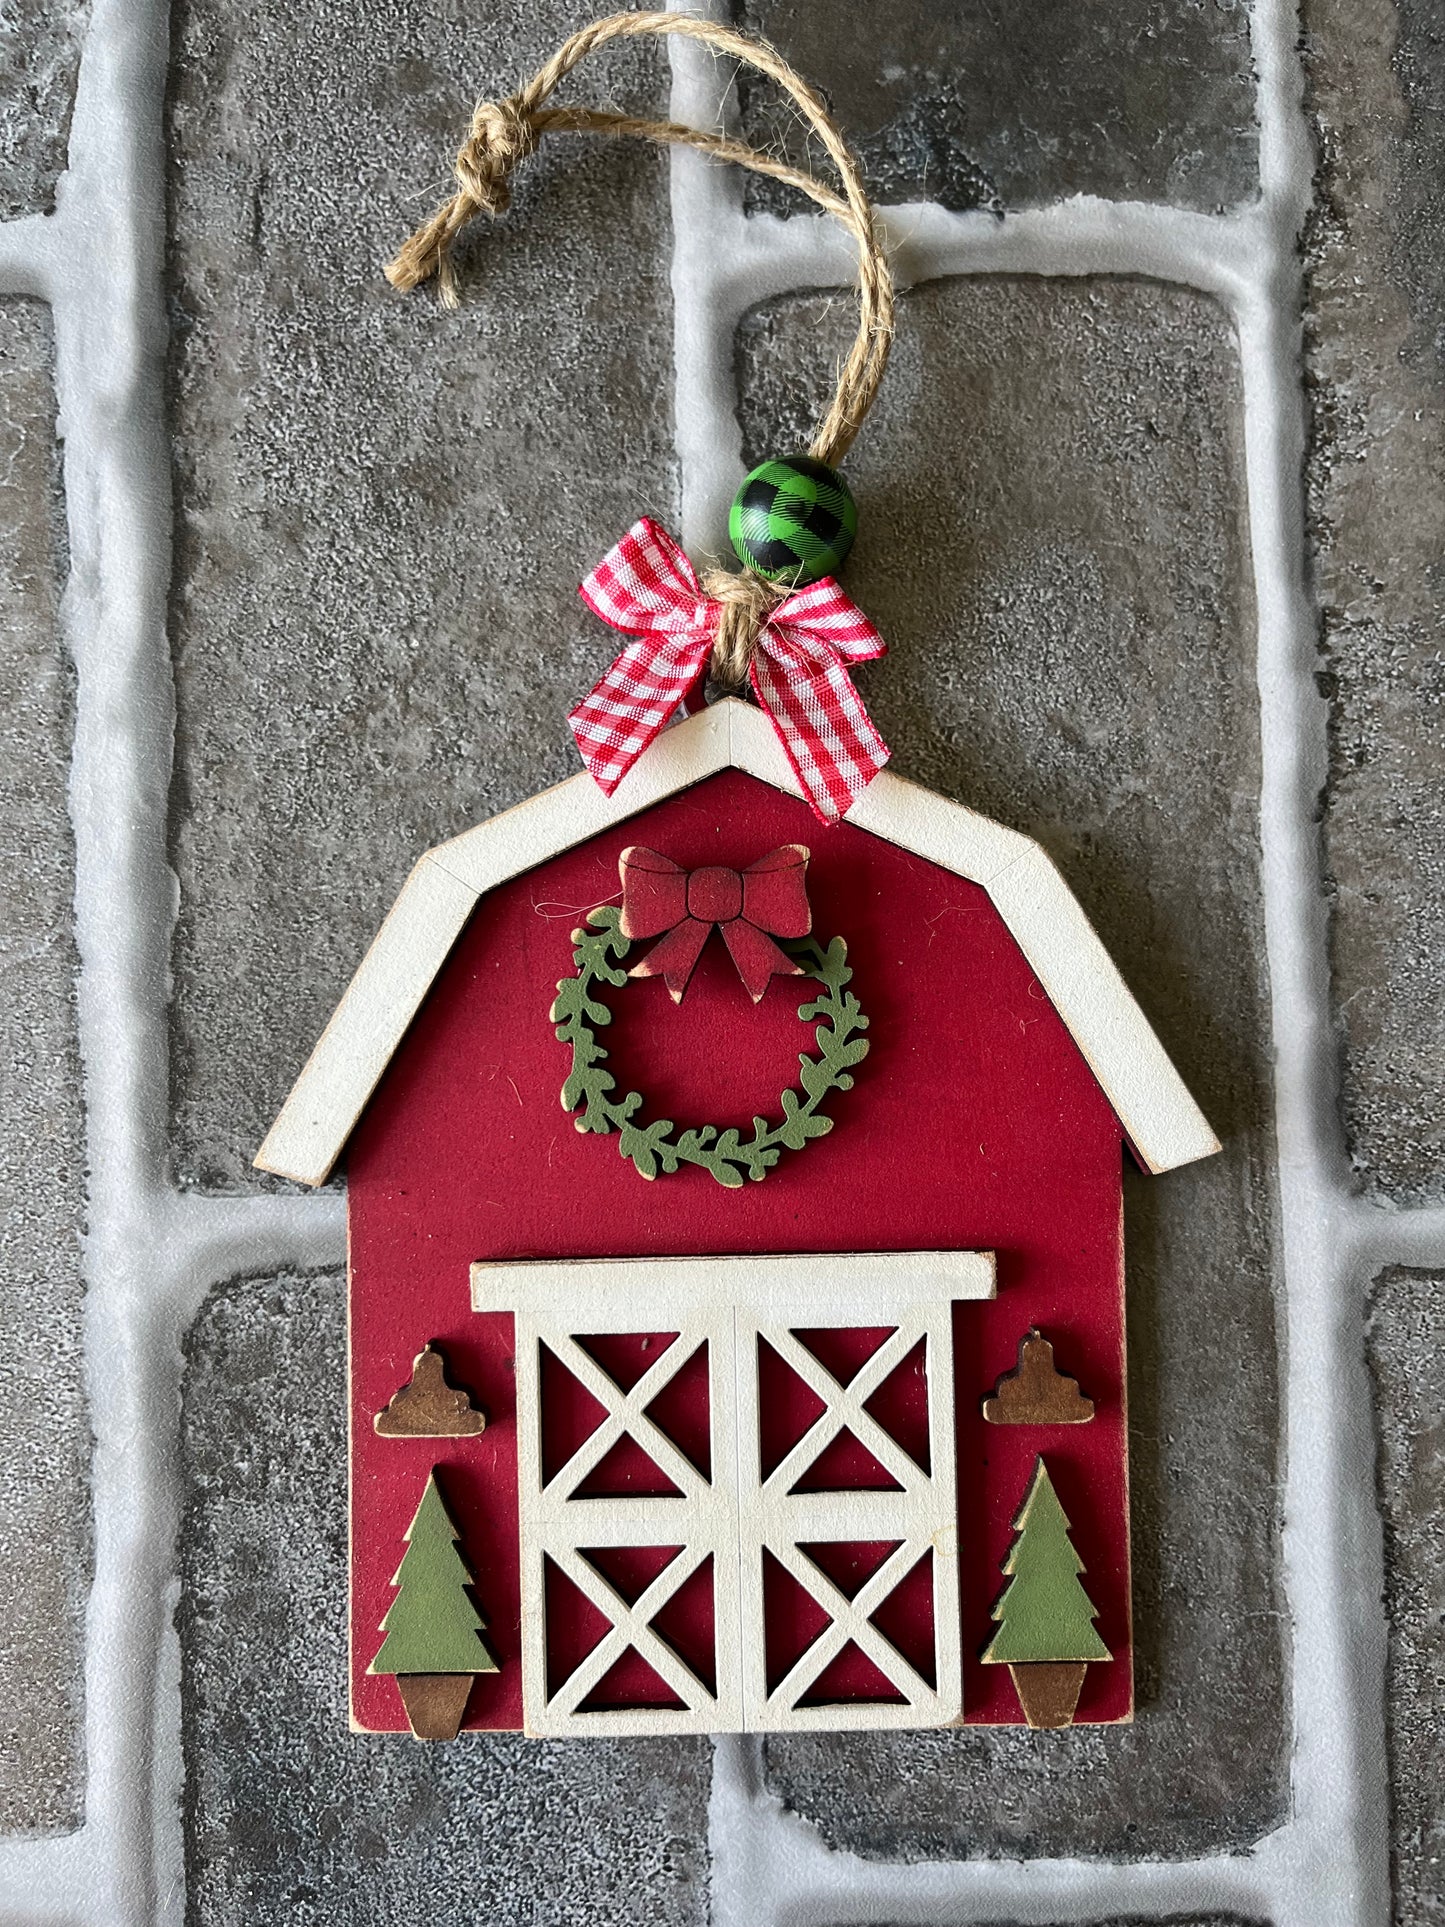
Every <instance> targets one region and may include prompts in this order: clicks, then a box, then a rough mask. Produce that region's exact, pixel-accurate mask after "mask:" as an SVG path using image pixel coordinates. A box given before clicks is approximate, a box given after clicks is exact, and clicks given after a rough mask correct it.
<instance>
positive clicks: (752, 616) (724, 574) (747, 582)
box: [702, 569, 788, 690]
mask: <svg viewBox="0 0 1445 1927" xmlns="http://www.w3.org/2000/svg"><path fill="white" fill-rule="evenodd" d="M702 587H703V592H704V594H706V595H709V596H711V597H712V599H713V601H714V602H715V603H717V605H718V623H717V634H716V636H714V638H713V645H712V659H711V661H710V662H709V664H708V674H709V675H710V676H711V677H712V680H713V681H714V682H715V683H716V684H717V686H718V688H719V689H722V690H734V689H742V688H743V687H744V686H745V685H746V683H747V680H748V669H749V668H750V666H751V664H752V660H753V651H754V650H755V649H756V648H757V646H758V631H759V630H760V629H761V628H762V626H763V623H764V621H765V620H766V618H767V615H768V612H769V610H771V609H775V608H776V607H777V605H778V604H779V603H780V602H781V601H782V600H783V598H784V597H785V596H786V595H787V594H788V591H787V590H786V589H780V588H777V587H776V586H775V585H774V584H773V583H771V582H765V581H764V580H763V578H762V577H761V576H760V575H754V574H753V572H752V571H751V569H747V570H744V571H743V573H742V574H741V575H739V574H738V573H737V572H736V571H735V570H733V569H708V570H707V571H706V572H705V574H704V575H703V578H702Z"/></svg>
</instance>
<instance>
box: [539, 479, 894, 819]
mask: <svg viewBox="0 0 1445 1927" xmlns="http://www.w3.org/2000/svg"><path fill="white" fill-rule="evenodd" d="M580 593H581V596H582V600H583V601H584V602H585V603H586V604H587V606H588V608H589V609H591V610H592V611H593V612H594V614H596V615H599V616H601V618H602V620H603V621H604V622H609V623H611V625H612V627H613V628H614V629H622V630H625V631H626V632H627V634H629V635H630V636H631V637H632V638H633V640H632V641H631V642H629V643H628V645H627V647H626V648H625V649H624V650H623V651H622V654H621V655H620V656H619V657H618V658H617V660H616V661H615V662H614V663H613V665H612V667H611V668H610V669H609V670H608V671H607V673H606V675H605V676H603V678H602V680H601V681H600V682H599V683H598V684H597V686H596V688H595V689H593V690H592V692H591V694H590V695H588V696H585V697H584V698H583V699H582V701H581V702H580V703H578V705H577V707H576V708H575V709H574V710H573V711H572V714H571V715H570V716H569V717H568V719H567V720H568V721H569V722H570V723H571V725H572V733H573V735H574V736H575V737H576V738H577V747H578V749H579V750H581V752H582V760H583V762H584V763H585V764H586V765H587V767H588V769H589V770H591V772H592V774H593V775H594V776H595V777H596V779H597V781H598V782H599V783H600V784H601V785H602V787H603V789H604V790H606V792H607V794H608V795H609V796H610V795H611V794H612V792H613V790H615V789H616V787H617V785H618V784H619V783H620V782H621V781H622V779H623V777H624V776H625V775H626V774H627V772H628V770H630V769H631V767H632V765H633V764H634V763H635V762H636V761H637V759H638V757H639V756H640V755H641V754H642V752H643V751H644V750H645V749H646V748H647V747H648V745H649V744H650V743H651V742H652V740H653V738H654V737H655V736H656V735H657V733H658V731H659V730H660V729H661V728H662V726H663V724H664V723H665V722H666V721H667V719H668V717H669V716H670V715H671V714H672V712H673V711H674V710H675V709H676V708H677V706H678V704H679V703H680V702H681V701H682V699H683V697H684V696H686V694H687V692H688V691H689V690H690V689H691V688H692V686H693V684H694V683H696V682H697V680H698V679H699V677H700V676H702V674H703V673H704V671H705V670H706V668H707V663H708V657H709V656H710V655H711V654H712V646H713V639H714V637H715V636H716V635H717V626H718V619H719V617H720V615H721V613H722V611H721V607H720V605H719V604H718V603H717V602H715V601H714V600H713V598H712V597H711V596H709V595H705V594H704V593H703V590H702V588H701V586H700V584H699V583H698V579H697V577H696V575H695V574H694V573H693V568H692V564H691V563H690V562H689V561H688V559H687V557H686V556H685V555H684V554H683V552H682V550H681V549H680V548H679V547H678V545H677V543H676V542H674V541H673V539H672V537H671V536H670V535H669V534H668V533H667V531H666V529H662V528H659V527H658V525H657V524H656V523H655V522H653V521H651V520H649V519H648V517H646V516H644V517H643V518H642V520H641V521H640V522H634V523H633V525H632V527H631V528H630V529H629V530H628V531H627V533H626V535H625V536H623V538H622V540H621V541H620V542H619V543H618V544H617V546H616V548H615V549H613V550H612V551H611V552H610V553H609V554H608V555H607V556H606V557H604V559H603V560H602V561H601V562H599V563H598V564H597V567H596V568H595V569H594V570H593V571H592V573H591V575H589V576H588V577H587V580H586V581H585V582H584V583H583V584H582V587H581V591H580ZM886 649H887V644H886V643H885V642H884V640H883V638H882V637H881V636H880V635H879V633H878V631H877V630H876V629H875V628H874V627H873V624H872V623H871V622H870V621H869V620H868V618H867V617H866V616H865V615H864V614H863V612H862V611H861V610H860V609H859V608H857V607H856V605H855V604H854V603H852V602H850V601H849V599H848V597H847V596H846V595H844V593H843V591H842V590H841V589H840V588H839V587H838V584H837V583H836V582H835V581H834V580H833V578H832V577H831V576H825V577H824V579H823V580H822V581H821V582H812V583H809V585H808V587H807V588H805V589H799V590H797V591H796V592H795V593H794V594H793V595H790V596H789V597H787V599H786V600H785V601H783V602H780V603H778V604H777V606H776V607H775V608H773V609H772V610H770V611H769V613H768V614H767V616H766V617H765V618H764V619H763V623H762V626H761V627H760V629H759V630H758V638H757V646H756V648H755V649H754V651H753V659H752V665H751V668H750V669H749V671H748V675H749V679H750V680H751V682H752V686H753V689H754V692H755V693H756V695H757V698H758V701H759V702H760V703H761V704H762V706H763V708H764V710H765V711H766V712H767V715H768V718H769V720H770V721H771V723H772V725H773V728H774V729H775V730H776V731H777V732H778V740H779V741H780V742H781V743H782V745H783V748H784V749H785V750H786V751H787V755H788V761H789V762H790V763H791V764H792V766H793V770H794V773H795V774H796V776H797V778H798V781H799V783H800V784H801V785H802V788H803V793H804V795H805V796H806V797H807V799H808V801H809V803H810V804H811V805H812V807H813V812H814V814H815V815H816V816H818V817H820V818H821V819H822V820H823V821H824V822H825V823H831V822H834V821H836V819H837V818H838V817H840V816H842V815H843V814H844V813H845V812H846V811H847V810H848V808H849V807H850V806H851V805H852V804H853V803H854V802H855V801H856V800H857V798H858V797H859V796H860V795H861V794H862V793H863V791H864V790H865V789H866V788H867V787H868V785H869V783H871V782H872V780H873V778H874V777H875V776H876V775H877V774H878V772H879V770H880V769H882V767H883V765H884V764H885V763H886V762H887V761H888V745H887V744H886V743H885V742H884V741H883V738H882V737H881V736H880V735H879V734H878V731H877V730H876V729H875V728H874V726H873V719H872V717H871V716H870V715H869V714H868V711H867V710H866V709H865V708H864V707H863V699H862V697H861V696H860V695H859V694H858V691H857V690H856V689H855V688H854V687H853V684H852V681H851V679H850V677H849V675H848V664H849V663H853V662H869V661H871V660H872V659H873V658H874V657H875V656H881V655H883V654H884V653H885V651H886Z"/></svg>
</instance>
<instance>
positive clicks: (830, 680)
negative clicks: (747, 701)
mask: <svg viewBox="0 0 1445 1927" xmlns="http://www.w3.org/2000/svg"><path fill="white" fill-rule="evenodd" d="M750 673H751V681H752V685H753V690H754V692H755V694H756V695H757V698H758V701H759V702H760V703H761V704H762V706H763V708H764V709H765V710H766V711H767V713H768V718H769V720H770V721H771V723H772V725H773V728H774V730H775V731H776V732H777V736H778V740H779V742H780V743H781V744H782V746H783V749H784V751H785V752H786V754H787V758H788V761H789V762H790V763H791V764H792V766H793V774H794V775H795V776H796V777H797V779H798V783H799V787H800V788H801V789H802V792H803V794H804V796H805V797H806V798H807V800H808V803H809V805H810V807H811V808H812V811H813V814H814V815H815V816H816V817H817V818H818V819H819V821H820V822H823V823H836V822H837V821H838V819H839V817H841V816H844V815H846V813H847V812H848V810H849V809H851V808H852V806H853V804H854V803H856V802H857V800H858V798H859V797H860V796H861V795H862V794H863V792H864V790H865V789H867V787H868V785H869V784H870V783H871V782H872V781H873V778H874V777H875V776H876V775H877V774H878V772H879V770H880V769H882V767H883V765H884V764H885V763H886V762H887V761H888V757H889V749H888V745H887V744H886V743H885V742H884V740H883V738H882V737H881V736H880V735H879V733H878V730H877V727H876V725H875V724H874V721H873V718H872V717H871V716H870V715H869V714H868V711H867V709H866V708H865V707H864V704H863V698H862V697H861V696H860V695H859V694H858V691H857V690H856V689H855V688H854V687H853V681H852V678H851V677H850V676H849V674H848V671H847V668H846V666H845V665H844V664H843V663H842V662H841V661H840V660H839V658H838V657H837V655H836V654H835V653H834V652H833V650H832V649H831V648H830V647H829V646H828V645H827V644H826V643H824V644H811V643H808V642H806V641H804V640H802V639H801V638H798V637H796V636H795V635H790V634H789V633H788V632H787V631H785V630H783V629H782V628H780V627H779V626H778V625H776V624H774V623H769V624H768V625H767V627H766V628H765V629H764V630H763V632H762V634H761V636H760V637H759V638H758V647H757V648H756V649H755V650H754V652H753V660H752V668H751V672H750Z"/></svg>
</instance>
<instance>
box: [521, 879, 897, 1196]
mask: <svg viewBox="0 0 1445 1927" xmlns="http://www.w3.org/2000/svg"><path fill="white" fill-rule="evenodd" d="M621 916H622V913H621V911H620V910H619V909H618V908H617V907H616V905H614V904H604V905H603V906H602V907H601V908H600V909H597V910H591V911H589V912H588V915H587V923H588V925H589V926H590V928H583V929H580V930H574V931H573V932H572V961H573V963H574V964H575V966H576V975H575V976H571V977H564V978H563V979H562V981H561V982H560V983H559V984H558V986H557V996H556V998H555V1000H554V1002H553V1004H552V1010H551V1017H552V1022H553V1023H554V1024H555V1025H556V1027H557V1038H558V1041H559V1043H563V1044H567V1045H569V1046H570V1047H571V1051H572V1068H571V1070H570V1071H569V1073H568V1075H567V1080H566V1082H565V1083H564V1084H563V1086H562V1108H563V1110H564V1111H572V1112H575V1113H576V1115H575V1117H574V1118H573V1122H574V1124H575V1125H576V1127H577V1129H578V1130H579V1131H587V1132H593V1133H595V1134H597V1135H598V1136H604V1135H606V1133H608V1132H609V1131H615V1132H616V1133H617V1148H618V1151H619V1152H620V1153H621V1155H622V1156H623V1157H624V1158H627V1159H629V1160H630V1161H631V1163H632V1164H633V1166H634V1167H635V1169H636V1170H637V1172H638V1173H639V1175H640V1176H642V1177H644V1178H655V1177H658V1176H659V1175H662V1176H668V1177H670V1176H671V1175H672V1173H673V1172H675V1171H677V1170H679V1169H680V1168H681V1167H682V1166H683V1165H684V1164H694V1165H697V1166H699V1167H700V1168H701V1169H702V1170H704V1171H708V1172H710V1173H711V1174H712V1176H713V1177H714V1178H716V1180H717V1182H718V1183H719V1184H721V1185H724V1186H726V1188H727V1189H728V1190H730V1191H737V1190H740V1189H741V1188H742V1186H743V1185H744V1184H746V1183H748V1182H749V1181H751V1182H753V1183H760V1182H761V1181H762V1179H763V1178H765V1177H766V1176H767V1174H768V1172H769V1171H771V1170H772V1169H773V1167H774V1166H775V1165H776V1164H777V1162H778V1160H779V1158H780V1157H781V1156H782V1153H783V1152H784V1151H801V1150H803V1149H805V1148H806V1146H807V1145H808V1144H809V1143H810V1142H811V1141H812V1140H813V1139H814V1138H819V1137H826V1136H827V1135H828V1133H829V1131H831V1130H832V1128H833V1120H832V1118H831V1117H829V1116H828V1115H827V1113H826V1112H824V1111H823V1110H821V1109H820V1108H819V1107H820V1106H821V1105H822V1103H823V1101H824V1099H825V1098H827V1097H829V1096H830V1095H831V1094H832V1093H833V1092H834V1091H851V1090H852V1088H853V1077H852V1073H853V1071H854V1070H855V1069H856V1068H857V1066H858V1065H859V1064H861V1063H862V1061H863V1059H864V1058H865V1057H866V1056H867V1055H868V1039H867V1038H866V1037H865V1036H863V1034H862V1033H863V1032H864V1031H866V1030H867V1028H868V1019H867V1018H866V1017H865V1016H864V1014H863V1008H862V1006H861V1005H860V1004H859V1002H858V999H857V998H856V997H855V996H854V995H853V993H852V991H851V990H849V989H848V985H849V984H850V983H851V982H852V980H853V972H852V971H851V970H850V969H849V968H848V946H847V944H846V943H844V941H843V939H842V938H841V937H834V938H833V940H832V941H831V943H829V944H828V945H826V947H825V946H824V945H822V944H820V943H819V942H818V941H817V939H816V938H814V937H802V938H800V939H798V940H797V941H796V942H792V943H785V944H784V945H783V948H784V949H785V950H786V951H787V953H788V955H789V956H790V957H792V958H793V960H794V961H795V962H796V963H798V964H799V965H801V967H802V970H803V973H804V975H806V976H809V977H812V978H813V979H815V981H816V982H817V983H818V984H819V985H820V986H821V989H820V991H819V994H818V995H817V996H816V997H815V998H814V999H813V1000H812V1001H811V1002H810V1003H806V1004H804V1005H803V1006H802V1008H801V1009H800V1010H799V1012H798V1016H799V1018H800V1019H801V1021H802V1022H803V1023H811V1024H816V1026H817V1028H816V1030H815V1031H814V1032H813V1043H814V1047H815V1049H816V1050H817V1053H818V1054H817V1056H810V1055H809V1054H808V1052H807V1051H800V1052H799V1054H798V1068H799V1076H798V1083H797V1086H796V1087H790V1088H789V1089H788V1090H785V1091H784V1092H783V1094H782V1097H781V1099H780V1105H781V1109H782V1113H783V1114H782V1117H781V1118H780V1119H778V1121H777V1122H776V1123H774V1122H771V1121H770V1120H769V1119H767V1118H765V1117H755V1118H754V1119H753V1129H752V1135H751V1137H747V1138H745V1137H744V1136H743V1134H742V1132H741V1131H740V1130H739V1129H738V1128H737V1127H736V1126H735V1125H731V1126H729V1127H728V1128H727V1129H726V1130H719V1129H718V1128H717V1126H716V1125H713V1124H701V1125H696V1126H691V1127H689V1128H688V1129H686V1130H684V1131H683V1132H682V1133H681V1135H680V1136H678V1137H674V1135H673V1133H674V1131H675V1130H676V1126H675V1125H674V1123H673V1121H672V1119H671V1118H659V1119H658V1120H657V1121H656V1122H655V1123H652V1124H642V1123H639V1122H638V1121H637V1118H638V1113H639V1112H640V1111H641V1110H642V1108H643V1104H644V1102H645V1100H644V1098H643V1096H642V1094H641V1092H640V1091H628V1092H627V1093H626V1094H625V1096H622V1097H618V1096H617V1095H616V1094H615V1093H616V1090H617V1080H616V1079H615V1078H614V1077H613V1075H612V1073H611V1071H609V1070H608V1069H607V1068H606V1066H607V1052H606V1050H605V1049H604V1048H603V1046H602V1045H601V1044H600V1043H599V1042H598V1041H597V1032H598V1030H600V1029H601V1028H602V1027H603V1026H604V1025H606V1024H610V1023H611V1022H612V1012H611V1011H610V1010H609V1009H608V1008H607V1006H606V1004H604V1003H602V1002H601V1001H600V1000H599V999H598V998H597V997H595V996H594V995H593V994H592V993H593V989H594V986H596V985H600V984H606V985H608V986H610V987H611V988H612V989H614V990H620V989H621V988H622V986H623V985H624V984H625V983H626V982H627V981H628V978H627V972H626V971H625V970H622V969H620V968H619V965H620V964H621V962H622V960H623V958H625V957H626V955H627V953H628V951H629V950H630V949H631V947H632V946H631V944H630V943H629V941H628V939H627V938H626V937H624V936H623V934H622V932H621V930H620V929H619V927H618V926H619V923H620V921H621Z"/></svg>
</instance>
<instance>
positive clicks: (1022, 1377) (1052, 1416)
mask: <svg viewBox="0 0 1445 1927" xmlns="http://www.w3.org/2000/svg"><path fill="white" fill-rule="evenodd" d="M983 1415H984V1417H985V1419H987V1421H988V1423H989V1424H990V1425H1086V1424H1087V1423H1088V1421H1089V1420H1090V1419H1091V1418H1092V1417H1093V1416H1094V1401H1093V1399H1091V1398H1085V1397H1084V1395H1083V1393H1082V1392H1081V1391H1080V1390H1079V1381H1078V1380H1077V1379H1076V1378H1069V1377H1067V1376H1066V1374H1065V1373H1063V1372H1061V1371H1060V1370H1059V1369H1058V1367H1057V1366H1056V1365H1055V1364H1054V1348H1053V1346H1052V1345H1051V1344H1050V1343H1049V1341H1048V1339H1047V1338H1045V1337H1044V1336H1043V1335H1042V1333H1041V1332H1040V1331H1039V1328H1038V1326H1037V1325H1034V1326H1032V1327H1030V1329H1029V1330H1028V1331H1027V1332H1026V1333H1025V1334H1024V1336H1023V1337H1022V1338H1021V1339H1020V1340H1019V1357H1018V1364H1017V1365H1016V1366H1015V1367H1014V1369H1013V1371H1011V1372H1006V1373H1005V1374H1004V1376H1003V1377H1002V1378H1001V1379H1000V1380H999V1382H998V1384H997V1385H996V1386H995V1387H994V1392H993V1397H992V1398H986V1399H985V1400H984V1402H983Z"/></svg>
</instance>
